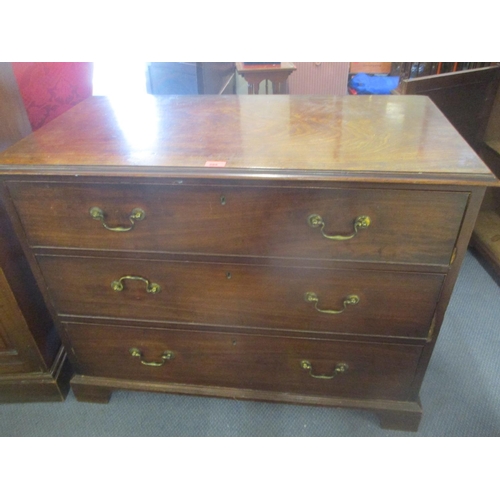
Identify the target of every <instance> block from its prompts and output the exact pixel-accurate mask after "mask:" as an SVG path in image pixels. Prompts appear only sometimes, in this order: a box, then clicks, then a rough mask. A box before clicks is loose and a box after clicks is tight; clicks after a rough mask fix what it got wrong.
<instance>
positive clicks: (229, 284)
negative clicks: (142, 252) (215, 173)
mask: <svg viewBox="0 0 500 500" xmlns="http://www.w3.org/2000/svg"><path fill="white" fill-rule="evenodd" d="M38 261H39V263H40V266H41V269H42V273H43V275H44V276H45V279H46V283H47V286H48V290H49V293H50V294H51V296H52V300H53V302H54V305H55V307H56V310H57V311H58V312H59V314H62V315H82V316H97V317H100V316H106V317H111V318H124V319H138V320H153V321H163V322H179V323H191V324H204V325H224V326H240V327H249V328H252V327H253V328H276V329H281V330H301V331H321V332H327V333H328V332H349V333H357V334H371V335H383V336H404V337H423V336H426V335H427V333H428V330H429V326H430V323H431V320H432V316H433V313H434V309H435V306H436V303H437V301H438V297H439V293H440V289H441V285H442V282H443V279H444V276H443V275H439V274H431V273H429V274H418V273H403V272H375V271H355V270H337V269H320V268H299V267H289V268H287V267H272V266H255V265H232V264H231V265H225V264H207V263H193V262H177V261H175V262H172V261H146V260H131V259H107V258H93V257H87V258H86V257H55V256H38ZM134 278H135V279H134ZM120 280H121V281H120ZM146 280H147V281H146ZM153 284H156V285H159V291H158V292H157V293H154V292H156V291H157V290H155V289H153ZM120 286H123V289H122V290H116V288H119V287H120ZM148 287H149V290H150V292H148ZM114 288H115V289H114ZM307 294H309V295H307ZM311 294H314V295H315V297H316V300H313V299H314V297H312V296H311ZM349 296H357V297H358V299H359V300H358V303H355V302H356V301H355V300H352V299H351V300H349V299H348V298H347V297H349ZM306 298H307V300H306ZM324 311H336V312H337V314H334V313H329V312H324Z"/></svg>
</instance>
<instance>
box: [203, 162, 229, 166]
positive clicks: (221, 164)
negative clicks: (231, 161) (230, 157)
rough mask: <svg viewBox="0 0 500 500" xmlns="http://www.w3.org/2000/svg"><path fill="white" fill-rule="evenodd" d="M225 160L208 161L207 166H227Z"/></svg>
mask: <svg viewBox="0 0 500 500" xmlns="http://www.w3.org/2000/svg"><path fill="white" fill-rule="evenodd" d="M225 166H226V162H225V161H207V162H206V163H205V167H225Z"/></svg>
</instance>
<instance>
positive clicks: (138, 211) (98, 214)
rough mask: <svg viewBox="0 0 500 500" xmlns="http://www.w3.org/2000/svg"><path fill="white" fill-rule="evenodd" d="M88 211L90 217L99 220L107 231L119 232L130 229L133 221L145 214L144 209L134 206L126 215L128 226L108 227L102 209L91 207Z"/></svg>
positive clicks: (140, 218) (141, 218) (142, 217)
mask: <svg viewBox="0 0 500 500" xmlns="http://www.w3.org/2000/svg"><path fill="white" fill-rule="evenodd" d="M89 213H90V216H91V217H92V219H94V220H98V221H100V222H101V224H102V225H103V227H104V228H105V229H107V230H108V231H115V232H121V233H123V232H125V231H130V230H131V229H133V228H134V224H135V221H138V220H143V219H144V217H146V214H145V213H144V210H143V209H142V208H134V209H133V210H132V212H131V213H130V215H129V216H128V219H129V221H130V226H129V227H121V226H118V227H110V226H108V225H107V224H106V222H105V221H104V212H103V211H102V209H100V208H99V207H92V208H91V209H90V210H89Z"/></svg>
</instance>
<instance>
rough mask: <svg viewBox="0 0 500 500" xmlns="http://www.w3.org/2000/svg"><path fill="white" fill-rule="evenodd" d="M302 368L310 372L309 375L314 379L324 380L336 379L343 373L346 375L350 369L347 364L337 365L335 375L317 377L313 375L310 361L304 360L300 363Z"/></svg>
mask: <svg viewBox="0 0 500 500" xmlns="http://www.w3.org/2000/svg"><path fill="white" fill-rule="evenodd" d="M300 366H301V368H302V369H303V370H307V371H308V372H309V375H310V376H311V377H313V378H321V379H324V380H331V379H332V378H335V377H336V376H337V375H339V374H341V373H345V372H346V371H347V369H348V368H349V365H348V364H347V363H337V364H336V365H335V368H334V370H333V375H315V374H314V373H313V367H312V364H311V362H310V361H307V359H303V360H302V361H301V362H300Z"/></svg>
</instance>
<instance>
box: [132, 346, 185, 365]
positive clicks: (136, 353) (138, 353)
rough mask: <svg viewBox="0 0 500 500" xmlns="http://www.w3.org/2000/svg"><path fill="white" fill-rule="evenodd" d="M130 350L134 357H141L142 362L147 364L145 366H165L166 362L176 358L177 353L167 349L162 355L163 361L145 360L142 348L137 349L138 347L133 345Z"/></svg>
mask: <svg viewBox="0 0 500 500" xmlns="http://www.w3.org/2000/svg"><path fill="white" fill-rule="evenodd" d="M129 352H130V354H131V355H132V356H133V357H134V358H140V360H141V364H143V365H145V366H156V367H157V366H163V365H164V364H165V362H166V361H170V360H171V359H174V358H175V354H174V353H173V352H172V351H165V352H164V353H163V354H162V355H161V361H144V360H143V359H142V356H143V355H142V352H141V350H140V349H137V347H132V348H130V349H129Z"/></svg>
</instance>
